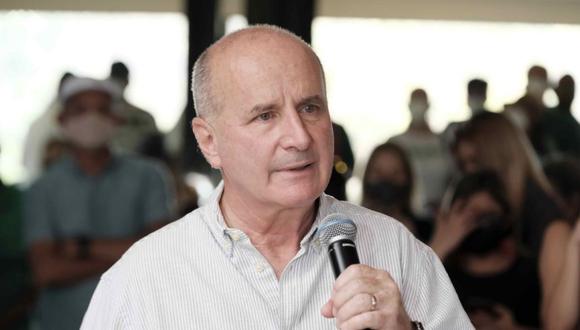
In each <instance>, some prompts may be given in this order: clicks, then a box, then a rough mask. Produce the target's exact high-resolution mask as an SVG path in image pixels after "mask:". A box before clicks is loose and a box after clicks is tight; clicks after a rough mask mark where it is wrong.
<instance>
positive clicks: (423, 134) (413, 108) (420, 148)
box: [388, 89, 449, 218]
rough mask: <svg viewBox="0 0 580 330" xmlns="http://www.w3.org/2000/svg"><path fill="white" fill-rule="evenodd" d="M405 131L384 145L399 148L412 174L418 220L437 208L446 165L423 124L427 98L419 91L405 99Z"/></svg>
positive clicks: (438, 143)
mask: <svg viewBox="0 0 580 330" xmlns="http://www.w3.org/2000/svg"><path fill="white" fill-rule="evenodd" d="M409 110H410V113H411V123H410V124H409V128H408V129H407V130H406V131H405V132H404V133H403V134H400V135H397V136H394V137H392V138H391V139H389V141H388V142H392V143H395V144H397V145H399V146H401V147H402V148H403V150H404V151H405V153H406V154H407V155H408V156H409V159H410V160H411V165H412V168H413V172H414V173H415V174H416V179H417V180H416V184H415V187H414V189H415V194H414V196H413V197H414V200H413V203H412V204H413V205H412V206H413V210H414V211H415V213H416V214H418V215H419V216H421V217H427V218H428V217H432V216H433V215H434V214H435V211H436V210H437V208H438V206H439V202H440V199H441V196H443V193H444V191H445V187H446V185H447V180H448V167H449V166H448V162H447V161H446V159H445V154H444V152H445V150H444V148H443V145H442V140H441V139H440V137H439V136H438V135H437V134H435V133H433V131H432V130H431V128H430V127H429V124H428V123H427V119H426V116H427V111H428V110H429V99H428V97H427V93H426V92H425V91H424V90H422V89H415V90H413V92H412V93H411V97H410V100H409Z"/></svg>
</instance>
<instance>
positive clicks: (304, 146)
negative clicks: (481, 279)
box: [83, 26, 471, 329]
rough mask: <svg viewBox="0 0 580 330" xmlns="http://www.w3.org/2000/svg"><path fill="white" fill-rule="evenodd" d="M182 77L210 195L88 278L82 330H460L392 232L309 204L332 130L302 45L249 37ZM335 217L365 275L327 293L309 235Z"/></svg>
mask: <svg viewBox="0 0 580 330" xmlns="http://www.w3.org/2000/svg"><path fill="white" fill-rule="evenodd" d="M193 70H194V72H193V75H194V87H193V94H194V99H195V106H196V109H197V111H198V116H197V118H195V119H194V120H193V122H192V126H193V132H194V133H195V135H196V137H197V141H198V142H199V147H200V149H201V150H202V152H203V154H204V155H205V157H206V159H207V161H208V162H209V163H210V164H211V166H212V167H214V168H217V169H219V170H220V171H221V173H222V176H223V183H222V184H220V186H219V187H218V189H217V190H216V192H215V193H214V195H213V198H212V199H211V201H210V203H209V204H207V205H206V206H204V207H202V208H200V209H198V210H196V211H194V212H192V213H190V214H189V215H187V216H186V217H185V218H183V219H181V220H179V221H177V222H175V223H174V224H172V225H169V226H166V227H165V228H163V229H161V230H159V231H158V232H156V233H154V234H151V235H149V236H148V237H146V238H144V239H142V240H141V241H140V242H138V243H136V244H135V245H134V246H133V247H132V248H131V249H130V250H129V251H128V252H127V253H126V254H125V255H124V257H123V258H122V259H121V260H120V261H119V262H118V263H117V264H116V265H114V266H113V267H112V268H111V269H110V270H109V271H108V272H107V273H106V274H104V275H103V276H102V278H101V282H100V284H99V287H98V289H97V290H96V292H95V294H94V296H93V299H92V301H91V305H90V307H89V309H88V311H87V314H86V315H85V318H84V320H83V328H84V329H104V328H128V329H332V328H335V327H340V328H341V329H364V328H372V329H412V326H413V325H412V323H411V321H418V322H421V323H422V324H423V325H424V326H425V327H426V328H428V329H436V328H438V329H469V328H471V324H470V323H469V320H468V319H467V316H466V315H465V313H464V311H463V309H462V307H461V305H460V303H459V301H458V299H457V295H456V293H455V292H454V290H453V287H452V286H451V284H450V282H449V279H448V277H447V275H446V273H445V271H444V270H443V267H442V266H441V263H440V262H439V261H438V259H437V257H436V256H435V255H434V254H433V253H432V252H431V250H429V248H428V247H426V246H425V245H423V244H421V243H419V242H418V241H416V240H415V239H414V238H413V237H412V236H411V234H409V233H408V232H407V231H406V230H405V229H404V228H403V227H402V226H401V225H400V224H399V223H398V222H396V221H394V220H392V219H389V218H388V217H386V216H383V215H379V214H378V213H374V212H371V211H368V210H366V209H363V208H360V207H357V206H354V205H351V204H348V203H344V202H339V201H337V200H335V199H334V198H332V197H330V196H327V195H325V194H323V191H324V188H325V187H326V185H327V183H328V180H329V177H330V173H331V167H332V162H333V136H332V125H331V121H330V116H329V111H328V107H327V100H326V90H325V83H324V74H323V71H322V68H321V64H320V61H319V60H318V58H317V56H316V55H315V54H314V52H313V51H312V50H311V49H310V47H309V46H308V45H307V44H305V43H304V42H303V41H301V40H300V39H299V38H297V37H296V36H294V35H293V34H291V33H289V32H287V31H284V30H281V29H279V28H275V27H269V26H256V27H250V28H247V29H244V30H241V31H238V32H235V33H233V34H230V35H228V36H226V37H224V38H222V39H221V40H219V41H218V42H216V43H215V44H214V45H213V46H211V47H210V48H209V49H207V50H206V51H205V52H204V53H203V54H202V55H201V56H200V58H199V59H198V60H197V62H196V64H195V66H194V69H193ZM336 212H338V213H342V214H343V215H345V216H347V217H349V218H350V219H352V220H353V221H354V222H355V223H356V224H357V225H358V230H359V234H358V239H357V244H358V247H359V254H360V259H361V262H362V263H363V264H365V265H354V266H351V267H349V268H348V269H347V270H346V271H345V272H343V273H342V274H341V275H340V277H339V278H338V279H337V281H336V282H335V281H334V277H333V274H332V270H331V267H330V263H329V261H328V257H327V253H326V251H324V249H323V248H321V246H320V245H319V244H318V241H317V240H316V235H315V232H316V229H317V227H318V225H319V224H320V222H321V220H322V219H323V218H324V217H325V216H326V215H328V214H330V213H336ZM415 324H417V323H415Z"/></svg>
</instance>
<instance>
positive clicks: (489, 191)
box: [445, 171, 540, 330]
mask: <svg viewBox="0 0 580 330" xmlns="http://www.w3.org/2000/svg"><path fill="white" fill-rule="evenodd" d="M450 204H451V206H450V208H451V209H452V210H453V211H452V212H454V213H455V214H457V215H458V218H456V219H445V221H463V222H465V223H466V224H467V225H468V226H471V227H472V228H473V230H472V231H471V232H470V233H468V234H467V235H466V236H464V237H463V238H462V240H461V241H460V242H459V245H457V246H456V247H455V249H454V251H453V252H452V256H453V257H450V258H449V261H448V262H447V263H446V269H447V272H448V273H449V277H450V278H451V281H452V282H453V285H454V287H455V289H456V290H457V294H458V295H459V299H460V300H461V302H462V304H463V306H464V307H465V308H466V311H467V313H468V315H469V316H470V318H471V321H472V322H473V324H474V325H475V327H476V328H477V329H506V330H507V329H522V328H523V327H532V328H538V327H539V326H540V321H539V309H540V284H539V278H538V270H537V267H536V263H535V262H534V260H532V259H531V258H529V257H524V256H523V255H522V254H521V253H520V251H519V249H518V246H517V240H516V237H515V234H514V231H513V221H512V219H511V215H510V214H511V213H510V205H509V202H508V200H507V196H506V193H505V190H504V189H503V186H502V184H501V181H500V180H499V178H498V176H497V175H496V174H495V173H494V172H493V171H480V172H476V173H472V174H467V175H465V176H464V177H462V178H461V179H460V180H459V181H458V182H457V184H456V185H455V187H454V188H453V192H452V197H451V200H450ZM447 234H448V236H450V234H451V233H447Z"/></svg>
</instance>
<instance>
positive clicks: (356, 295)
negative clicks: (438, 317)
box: [321, 265, 411, 329]
mask: <svg viewBox="0 0 580 330" xmlns="http://www.w3.org/2000/svg"><path fill="white" fill-rule="evenodd" d="M373 297H374V298H373ZM321 312H322V315H323V316H324V317H326V318H335V319H336V325H337V326H338V328H339V329H411V321H410V319H409V316H408V315H407V313H406V312H405V309H404V307H403V303H402V301H401V295H400V293H399V288H398V287H397V284H396V283H395V281H393V279H392V278H391V276H390V275H389V273H387V272H385V271H382V270H378V269H374V268H371V267H369V266H365V265H352V266H349V267H348V268H347V269H346V270H345V271H344V272H343V273H342V274H340V276H339V277H338V279H337V280H336V282H335V284H334V288H333V292H332V297H331V298H330V299H329V300H328V302H327V303H326V304H325V305H324V306H323V307H322V311H321Z"/></svg>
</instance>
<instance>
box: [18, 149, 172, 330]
mask: <svg viewBox="0 0 580 330" xmlns="http://www.w3.org/2000/svg"><path fill="white" fill-rule="evenodd" d="M171 197H172V196H171V194H170V189H169V187H168V181H167V180H166V179H165V173H164V172H163V169H162V168H161V167H159V166H157V165H156V164H154V163H152V162H150V161H147V160H144V159H141V158H137V157H131V156H113V158H112V159H111V162H110V163H109V164H108V165H107V167H106V168H105V170H104V171H103V172H102V173H100V174H98V175H95V176H89V175H87V174H85V173H84V172H83V171H82V170H81V169H80V168H79V167H78V165H77V163H76V162H75V160H74V159H73V158H71V157H66V158H64V159H63V160H61V161H60V162H58V163H56V164H54V165H53V166H52V167H51V168H49V170H48V171H47V172H46V173H45V174H44V175H43V176H42V177H41V178H39V179H38V181H37V182H35V183H34V184H33V185H32V186H31V187H30V189H29V191H28V192H27V196H26V203H25V240H26V242H27V244H28V246H30V245H31V244H33V243H35V242H42V241H58V240H61V239H67V238H74V237H78V236H87V237H89V238H93V239H115V238H128V237H131V236H135V235H138V234H140V233H143V232H144V231H145V230H146V229H147V227H148V225H151V224H152V223H154V222H158V221H161V220H169V219H170V214H171V213H170V209H171V205H170V204H171V202H172V198H171ZM98 278H99V276H98V275H97V276H94V277H93V278H88V279H84V280H82V281H79V282H76V283H75V284H73V285H70V286H64V287H51V288H45V289H43V290H42V292H41V293H40V296H39V300H38V306H37V317H38V318H39V322H40V325H41V328H42V329H78V328H79V326H80V324H81V320H82V316H83V314H84V312H85V310H86V308H87V306H88V304H89V300H90V298H91V295H92V293H93V291H94V289H95V287H96V285H97V282H98Z"/></svg>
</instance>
